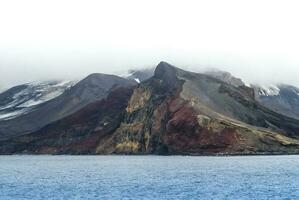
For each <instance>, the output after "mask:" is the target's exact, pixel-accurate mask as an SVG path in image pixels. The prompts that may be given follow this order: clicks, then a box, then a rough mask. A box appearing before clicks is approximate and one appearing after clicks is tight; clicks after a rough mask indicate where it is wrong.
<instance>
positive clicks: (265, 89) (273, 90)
mask: <svg viewBox="0 0 299 200" xmlns="http://www.w3.org/2000/svg"><path fill="white" fill-rule="evenodd" d="M259 94H260V95H262V96H278V95H279V94H280V89H279V88H278V87H277V86H276V85H269V86H265V85H263V86H260V89H259Z"/></svg>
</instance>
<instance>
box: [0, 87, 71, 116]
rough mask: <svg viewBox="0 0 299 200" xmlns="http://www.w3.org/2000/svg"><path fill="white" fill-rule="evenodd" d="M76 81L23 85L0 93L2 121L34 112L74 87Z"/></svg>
mask: <svg viewBox="0 0 299 200" xmlns="http://www.w3.org/2000/svg"><path fill="white" fill-rule="evenodd" d="M75 83H76V82H75V81H44V82H33V83H28V84H22V85H18V86H15V87H13V88H10V89H8V90H6V91H4V92H3V93H0V120H8V119H13V118H16V117H18V116H20V115H22V114H25V113H28V112H30V111H32V110H33V109H34V108H35V107H36V106H37V105H39V104H41V103H44V102H46V101H49V100H51V99H53V98H55V97H57V96H59V95H61V94H62V93H63V92H64V91H66V90H67V89H69V88H70V87H72V86H73V85H74V84H75Z"/></svg>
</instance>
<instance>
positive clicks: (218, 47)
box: [0, 0, 299, 88]
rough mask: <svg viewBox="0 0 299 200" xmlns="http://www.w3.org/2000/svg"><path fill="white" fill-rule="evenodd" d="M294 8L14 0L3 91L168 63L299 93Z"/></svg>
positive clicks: (4, 9) (2, 7)
mask: <svg viewBox="0 0 299 200" xmlns="http://www.w3.org/2000/svg"><path fill="white" fill-rule="evenodd" d="M298 6H299V3H297V2H296V1H287V2H286V1H282V0H281V1H275V0H272V1H270V0H269V1H268V0H265V1H255V0H253V1H246V2H244V1H237V0H228V1H221V0H219V1H217V0H212V1H198V0H197V1H192V0H191V1H175V0H172V1H170V0H165V1H157V0H153V1H140V0H128V1H121V0H119V1H117V0H109V1H108V0H107V1H93V0H91V1H83V0H80V1H79V0H59V1H58V0H53V1H40V0H28V1H22V0H11V1H2V2H1V3H0V25H1V31H0V88H1V87H2V88H7V87H10V86H13V85H16V84H20V83H24V82H31V81H37V80H44V79H53V78H57V79H76V78H81V77H84V76H86V75H88V74H90V73H94V72H102V73H122V72H125V71H126V70H128V69H131V68H143V67H152V66H154V65H156V64H157V63H158V62H159V61H161V60H163V61H167V62H170V63H172V64H174V65H176V66H178V67H181V68H184V69H188V70H193V71H202V70H203V69H206V68H208V67H212V68H218V69H221V70H225V71H229V72H231V73H232V74H234V75H236V76H238V77H241V78H242V79H244V80H245V81H246V82H254V83H263V84H264V83H280V82H282V83H289V84H294V85H296V86H299V79H298V75H299V67H298V66H299V56H298V52H299V37H298V35H299V27H298V26H297V19H298V18H299V13H298V12H297V8H298Z"/></svg>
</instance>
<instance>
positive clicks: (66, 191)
mask: <svg viewBox="0 0 299 200" xmlns="http://www.w3.org/2000/svg"><path fill="white" fill-rule="evenodd" d="M0 199H1V200H2V199H3V200H10V199H30V200H35V199H72V200H73V199H136V200H137V199H138V200H139V199H186V200H189V199H299V156H244V157H238V156H236V157H189V156H0Z"/></svg>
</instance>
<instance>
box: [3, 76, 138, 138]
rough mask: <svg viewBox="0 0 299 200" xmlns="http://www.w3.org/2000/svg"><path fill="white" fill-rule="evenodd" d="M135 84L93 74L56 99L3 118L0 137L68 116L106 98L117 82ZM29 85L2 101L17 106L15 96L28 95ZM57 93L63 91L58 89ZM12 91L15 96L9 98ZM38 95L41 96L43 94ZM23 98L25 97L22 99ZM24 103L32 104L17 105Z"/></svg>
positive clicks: (14, 89)
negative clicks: (11, 116) (17, 114)
mask: <svg viewBox="0 0 299 200" xmlns="http://www.w3.org/2000/svg"><path fill="white" fill-rule="evenodd" d="M135 84H136V82H135V81H131V80H127V79H124V78H121V77H117V76H114V75H106V74H91V75H89V76H88V77H86V78H85V79H83V80H81V81H79V82H78V83H77V84H75V85H74V86H72V87H70V88H69V89H67V90H65V91H64V92H63V93H62V94H61V95H59V96H57V97H56V98H52V99H51V100H49V101H46V102H44V103H40V104H38V105H36V106H35V107H34V109H33V110H30V112H29V111H28V112H27V110H25V109H23V110H24V111H26V112H25V113H24V112H23V113H22V115H20V116H18V117H16V116H15V117H14V118H12V119H7V120H2V121H0V140H1V139H2V140H3V139H7V138H10V137H14V136H17V135H23V134H26V133H30V132H33V131H36V130H38V129H40V128H42V127H43V126H45V125H47V124H49V123H51V122H54V121H56V120H59V119H61V118H63V117H66V116H68V115H70V114H72V113H74V112H76V111H78V110H80V109H81V108H83V107H84V106H86V105H88V104H89V103H92V102H94V101H98V100H101V99H103V98H105V97H106V96H107V94H108V92H109V90H110V89H111V88H112V87H114V86H116V85H123V86H130V85H135ZM26 88H27V86H23V85H22V86H18V87H16V88H12V89H10V90H8V91H7V92H6V93H4V95H3V94H2V95H3V97H4V98H3V99H4V100H6V99H8V101H7V102H6V101H1V102H4V104H5V106H6V107H8V106H7V105H15V101H14V97H15V96H14V95H15V94H17V95H18V94H27V93H26V92H25V93H24V90H25V91H26ZM54 92H59V91H58V90H55V89H54ZM33 93H34V92H33ZM10 94H12V97H13V98H9V97H10ZM30 94H31V93H30ZM45 94H46V95H45V96H49V95H51V94H52V93H49V92H48V93H45ZM36 96H39V94H37V95H36ZM11 99H12V100H11ZM19 99H21V100H22V98H19ZM18 102H19V101H18ZM24 103H25V105H28V104H30V103H31V101H29V103H28V101H24V102H23V101H20V103H19V104H16V107H20V106H24ZM31 105H32V104H31Z"/></svg>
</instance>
